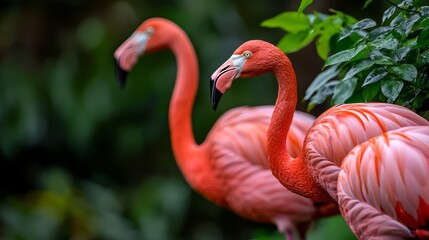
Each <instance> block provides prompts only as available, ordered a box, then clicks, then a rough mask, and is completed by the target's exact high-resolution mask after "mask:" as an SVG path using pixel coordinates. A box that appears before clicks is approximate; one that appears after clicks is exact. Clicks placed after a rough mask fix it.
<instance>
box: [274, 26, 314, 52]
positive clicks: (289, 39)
mask: <svg viewBox="0 0 429 240" xmlns="http://www.w3.org/2000/svg"><path fill="white" fill-rule="evenodd" d="M313 38H314V34H312V33H310V32H309V31H302V32H298V33H288V34H285V35H284V36H283V37H282V39H280V41H279V42H278V43H277V47H278V48H280V49H281V50H282V51H283V52H285V53H293V52H297V51H299V50H301V49H302V48H303V47H305V46H307V45H308V44H310V43H311V41H312V40H313Z"/></svg>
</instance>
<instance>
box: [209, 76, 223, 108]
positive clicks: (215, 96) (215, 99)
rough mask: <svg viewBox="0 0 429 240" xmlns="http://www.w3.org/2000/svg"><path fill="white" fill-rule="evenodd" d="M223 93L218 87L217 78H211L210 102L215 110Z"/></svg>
mask: <svg viewBox="0 0 429 240" xmlns="http://www.w3.org/2000/svg"><path fill="white" fill-rule="evenodd" d="M222 95H223V94H222V93H221V92H220V91H219V90H218V89H217V88H216V84H215V80H212V79H210V100H211V101H210V103H211V105H212V108H213V110H215V111H216V109H217V105H218V103H219V101H220V98H221V97H222Z"/></svg>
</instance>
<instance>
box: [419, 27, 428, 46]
mask: <svg viewBox="0 0 429 240" xmlns="http://www.w3.org/2000/svg"><path fill="white" fill-rule="evenodd" d="M428 46H429V27H427V28H425V29H423V31H422V32H421V33H420V34H419V36H418V38H417V45H416V48H426V47H428Z"/></svg>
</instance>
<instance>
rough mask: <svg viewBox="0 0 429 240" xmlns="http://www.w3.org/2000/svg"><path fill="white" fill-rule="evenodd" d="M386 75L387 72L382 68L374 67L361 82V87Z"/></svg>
mask: <svg viewBox="0 0 429 240" xmlns="http://www.w3.org/2000/svg"><path fill="white" fill-rule="evenodd" d="M386 75H387V72H386V71H385V70H384V69H383V68H376V69H374V70H372V72H370V73H369V74H368V76H367V77H366V78H365V81H364V82H363V84H362V87H364V86H366V85H368V84H371V83H375V82H378V81H380V80H381V79H382V78H384V77H385V76H386Z"/></svg>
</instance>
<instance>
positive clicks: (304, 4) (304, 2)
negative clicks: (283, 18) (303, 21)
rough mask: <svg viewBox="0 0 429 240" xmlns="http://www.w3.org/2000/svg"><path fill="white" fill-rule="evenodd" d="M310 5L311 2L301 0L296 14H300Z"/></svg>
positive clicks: (310, 0) (309, 0) (311, 0)
mask: <svg viewBox="0 0 429 240" xmlns="http://www.w3.org/2000/svg"><path fill="white" fill-rule="evenodd" d="M311 3H313V0H302V1H301V4H300V5H299V8H298V14H301V13H302V12H303V11H304V10H305V9H306V8H307V7H308V6H309V5H310V4H311Z"/></svg>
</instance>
